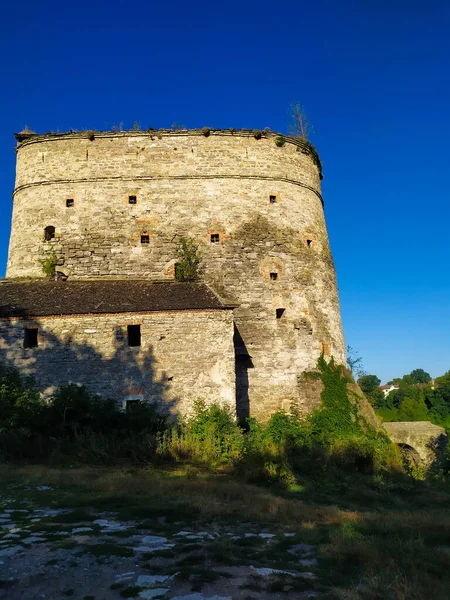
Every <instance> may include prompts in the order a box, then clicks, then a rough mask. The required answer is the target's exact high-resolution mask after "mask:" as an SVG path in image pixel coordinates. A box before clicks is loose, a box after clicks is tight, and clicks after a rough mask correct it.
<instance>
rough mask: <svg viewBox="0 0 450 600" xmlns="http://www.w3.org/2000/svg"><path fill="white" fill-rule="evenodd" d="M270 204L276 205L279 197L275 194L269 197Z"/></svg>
mask: <svg viewBox="0 0 450 600" xmlns="http://www.w3.org/2000/svg"><path fill="white" fill-rule="evenodd" d="M269 202H270V204H276V203H277V197H276V196H275V195H274V194H271V195H270V196H269Z"/></svg>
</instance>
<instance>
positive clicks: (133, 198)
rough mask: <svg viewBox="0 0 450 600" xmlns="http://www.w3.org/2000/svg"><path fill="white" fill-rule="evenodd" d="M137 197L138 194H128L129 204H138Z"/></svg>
mask: <svg viewBox="0 0 450 600" xmlns="http://www.w3.org/2000/svg"><path fill="white" fill-rule="evenodd" d="M136 203H137V198H136V196H128V204H136Z"/></svg>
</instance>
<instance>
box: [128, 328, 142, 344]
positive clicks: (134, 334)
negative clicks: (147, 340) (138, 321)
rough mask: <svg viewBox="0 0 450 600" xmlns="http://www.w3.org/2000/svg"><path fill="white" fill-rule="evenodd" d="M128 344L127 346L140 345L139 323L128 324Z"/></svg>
mask: <svg viewBox="0 0 450 600" xmlns="http://www.w3.org/2000/svg"><path fill="white" fill-rule="evenodd" d="M127 330H128V345H129V346H140V345H141V326H140V325H128V327H127Z"/></svg>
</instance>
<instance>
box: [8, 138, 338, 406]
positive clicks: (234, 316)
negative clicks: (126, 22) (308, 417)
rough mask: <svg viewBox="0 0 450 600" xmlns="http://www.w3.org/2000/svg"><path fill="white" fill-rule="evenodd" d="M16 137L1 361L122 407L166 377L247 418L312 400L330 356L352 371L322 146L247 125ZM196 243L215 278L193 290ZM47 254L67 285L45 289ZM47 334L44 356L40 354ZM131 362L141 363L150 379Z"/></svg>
mask: <svg viewBox="0 0 450 600" xmlns="http://www.w3.org/2000/svg"><path fill="white" fill-rule="evenodd" d="M16 139H17V141H18V145H17V176H16V186H15V190H14V194H13V202H14V207H13V219H12V229H11V239H10V246H9V257H8V265H7V279H6V280H5V281H4V282H3V283H1V284H0V305H1V306H2V307H5V306H6V308H3V309H2V310H1V311H0V318H1V320H2V327H1V329H0V335H1V345H0V360H4V359H5V357H7V361H8V362H9V363H11V364H15V365H18V366H21V367H22V368H25V367H26V366H27V365H28V367H27V369H28V372H32V373H33V374H34V375H35V376H36V377H37V379H38V380H39V381H41V382H42V384H43V385H50V384H60V383H61V382H66V381H68V380H70V381H76V382H81V383H85V384H87V385H88V387H90V389H92V390H93V391H97V392H100V393H104V394H105V393H108V394H112V395H114V397H116V398H117V399H118V400H124V399H126V398H131V397H133V398H134V397H135V396H136V397H141V396H142V397H145V398H154V397H155V392H154V391H152V389H153V388H152V385H153V383H155V382H158V383H159V384H160V385H161V386H164V387H165V389H164V394H162V393H161V394H160V396H161V398H163V399H164V401H165V402H169V403H170V402H172V401H174V399H175V398H177V399H178V402H181V405H180V406H182V405H183V404H184V406H182V409H183V410H184V409H186V410H188V408H187V403H188V402H190V401H191V400H192V398H194V397H200V396H202V397H204V398H205V399H206V400H208V401H212V400H219V401H224V402H228V403H231V404H233V406H236V407H237V411H238V414H239V415H240V416H246V415H248V414H252V415H255V416H259V417H267V416H268V415H269V414H270V413H271V412H273V411H274V410H276V409H277V408H279V407H284V408H287V407H288V406H289V405H290V403H291V402H292V401H293V400H299V401H300V402H303V403H306V405H307V406H306V408H310V406H311V402H312V401H311V399H310V398H307V397H306V396H305V393H304V390H303V389H302V373H303V372H305V371H307V370H310V369H312V368H314V366H315V365H316V362H317V358H318V357H319V355H320V354H321V353H322V352H323V353H324V354H325V355H329V356H331V355H333V356H334V357H335V360H336V361H337V362H338V363H344V362H345V345H344V340H343V334H342V326H341V318H340V311H339V300H338V294H337V286H336V278H335V271H334V266H333V260H332V256H331V253H330V248H329V243H328V236H327V231H326V226H325V218H324V212H323V201H322V196H321V189H320V180H321V177H322V174H321V166H320V160H319V158H318V156H317V155H316V153H315V151H314V150H313V149H312V147H311V146H310V145H309V144H307V143H305V142H303V141H302V140H298V139H293V138H289V137H283V136H279V135H277V134H273V133H270V132H267V133H266V132H263V133H262V135H255V134H254V133H253V132H251V131H237V132H236V131H232V130H230V131H222V130H219V131H216V130H213V131H209V130H208V131H199V130H189V131H187V130H182V131H157V132H156V131H146V132H144V131H126V132H101V133H98V132H87V133H86V132H73V133H72V132H71V133H66V134H44V135H37V134H19V135H16ZM181 236H189V237H191V238H193V239H194V240H195V241H196V242H197V243H198V244H199V246H200V249H201V252H202V256H203V270H202V277H201V283H197V284H187V283H178V282H176V281H175V264H176V263H177V260H179V259H178V258H177V249H178V246H179V240H180V237H181ZM46 259H47V260H50V261H54V262H55V263H56V264H57V267H56V268H57V270H58V271H59V272H60V273H61V274H62V276H64V279H65V278H67V281H64V282H63V281H61V282H51V281H46V280H45V279H43V277H44V273H43V270H42V263H43V261H45V260H46ZM23 278H27V279H26V281H25V280H24V279H23ZM158 282H159V283H158ZM83 286H84V287H83ZM158 286H160V287H158ZM98 290H100V291H98ZM152 290H153V291H152ZM154 290H158V293H157V292H154ZM179 290H184V291H183V292H181V291H179ZM158 294H159V296H158ZM174 294H175V296H176V297H178V296H177V294H178V295H179V296H180V297H183V298H184V299H185V301H184V303H183V302H181V303H180V302H178V301H177V302H175V305H174V304H173V303H172V296H173V295H174ZM97 295H99V300H98V302H97V303H95V301H96V300H97ZM119 295H122V296H121V297H119ZM157 296H158V299H157V300H158V301H156V297H157ZM6 297H7V298H8V300H7V301H5V298H6ZM145 298H147V300H148V301H147V302H145V301H144V299H145ZM206 298H207V300H206ZM21 299H22V300H23V302H26V305H23V302H22V301H21ZM92 299H95V301H94V300H92ZM164 299H166V302H165V301H164ZM200 299H203V300H202V301H201V302H200ZM14 307H15V308H14ZM72 308H73V309H72ZM36 326H37V327H38V329H39V331H38V333H37V335H38V338H39V339H38V346H37V347H34V348H24V347H23V346H24V345H26V344H27V343H28V342H29V340H30V339H31V338H30V337H27V336H34V335H36V334H34V333H32V334H30V333H27V331H29V330H30V329H33V327H34V328H36ZM133 326H140V335H141V340H142V345H141V346H137V349H136V347H135V348H132V347H131V346H132V344H129V341H130V336H133V335H134V334H133V331H137V329H135V330H133ZM130 327H131V329H130ZM118 331H119V333H117V332H118ZM169 339H170V341H169ZM27 340H28V341H27ZM32 341H33V343H34V337H33V339H32ZM56 346H57V348H55V347H56ZM78 351H80V352H82V353H83V352H85V353H86V356H89V352H92V353H95V354H96V357H97V360H94V361H93V363H92V364H89V362H90V361H89V359H88V358H86V360H84V359H83V360H79V361H77V359H76V355H77V352H78ZM146 352H147V353H150V354H151V363H152V364H151V370H152V375H151V377H150V378H151V379H152V385H150V384H149V383H148V377H147V379H146V370H145V365H143V362H142V360H143V358H144V356H143V355H144V354H145V353H146ZM41 353H42V355H43V354H44V353H45V354H46V358H45V360H44V359H42V360H41V361H39V360H37V356H38V355H40V354H41ZM117 353H118V354H119V356H118V357H117ZM130 357H132V358H133V360H131V358H130ZM103 358H104V359H105V360H103ZM118 358H120V360H118ZM33 361H34V362H33ZM74 361H75V362H76V364H74ZM129 361H131V362H132V363H136V362H139V361H140V367H139V368H136V369H135V371H134V375H133V376H130V375H129V374H127V369H128V370H130V369H131V367H130V365H129ZM144 362H145V361H144ZM33 364H34V365H35V367H33ZM86 365H88V366H89V368H87V367H86ZM128 367H130V368H128ZM88 373H89V375H88ZM112 382H114V383H112ZM130 390H131V391H130ZM136 390H138V391H136ZM156 395H158V394H156ZM313 404H314V402H313Z"/></svg>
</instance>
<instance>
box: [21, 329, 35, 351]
mask: <svg viewBox="0 0 450 600" xmlns="http://www.w3.org/2000/svg"><path fill="white" fill-rule="evenodd" d="M24 332H25V336H24V338H23V347H24V348H37V345H38V329H37V327H29V328H27V329H24Z"/></svg>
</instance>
